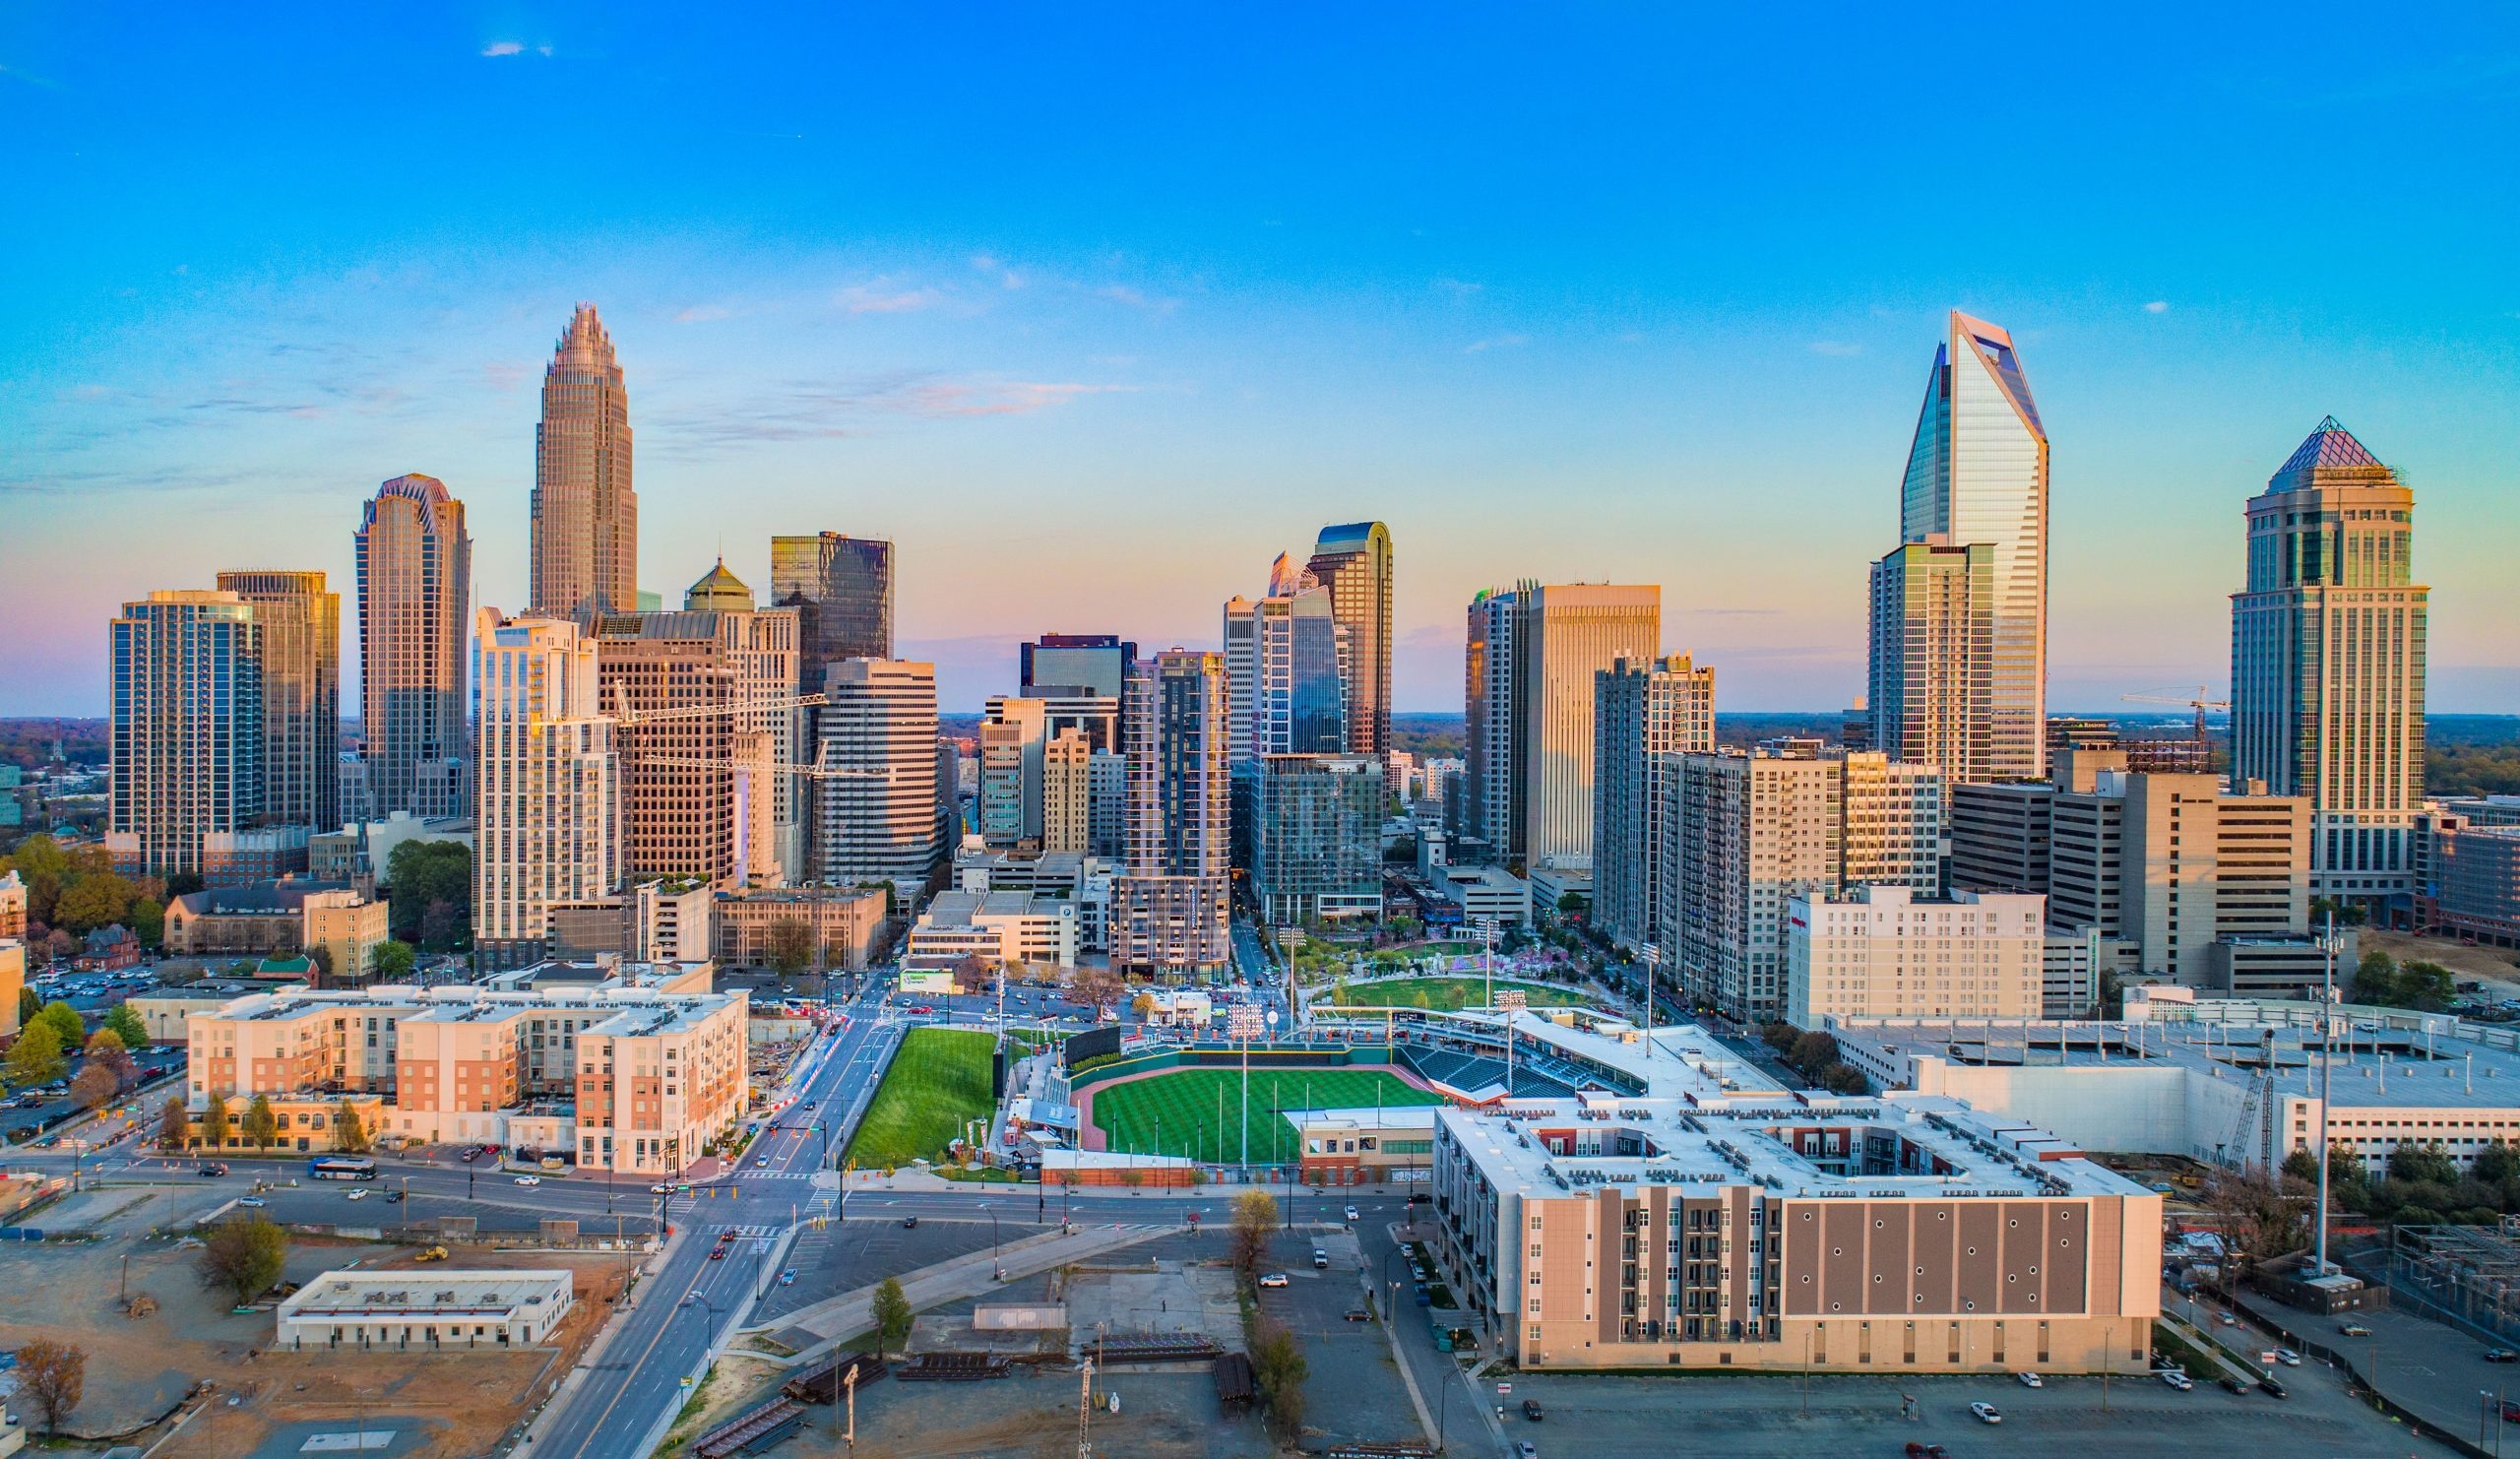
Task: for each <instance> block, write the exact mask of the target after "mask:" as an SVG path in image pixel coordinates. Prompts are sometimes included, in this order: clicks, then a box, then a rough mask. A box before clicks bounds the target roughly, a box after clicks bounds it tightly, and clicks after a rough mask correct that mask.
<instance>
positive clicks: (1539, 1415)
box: [1523, 1398, 1548, 1424]
mask: <svg viewBox="0 0 2520 1459" xmlns="http://www.w3.org/2000/svg"><path fill="white" fill-rule="evenodd" d="M1523 1417H1524V1418H1526V1419H1529V1420H1531V1421H1532V1422H1533V1423H1535V1424H1537V1423H1539V1422H1540V1421H1541V1420H1543V1419H1545V1418H1547V1417H1548V1416H1547V1415H1546V1414H1544V1413H1543V1412H1542V1411H1541V1406H1540V1400H1539V1399H1537V1398H1526V1399H1524V1400H1523Z"/></svg>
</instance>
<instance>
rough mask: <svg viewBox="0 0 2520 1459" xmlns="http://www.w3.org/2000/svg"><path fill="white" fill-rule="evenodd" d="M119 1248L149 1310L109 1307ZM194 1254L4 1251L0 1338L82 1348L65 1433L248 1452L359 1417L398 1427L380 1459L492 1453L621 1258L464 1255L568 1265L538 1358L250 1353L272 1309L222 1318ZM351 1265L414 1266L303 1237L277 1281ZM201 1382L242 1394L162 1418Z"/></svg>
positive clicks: (182, 1453) (193, 1452)
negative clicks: (562, 1308) (555, 1316)
mask: <svg viewBox="0 0 2520 1459" xmlns="http://www.w3.org/2000/svg"><path fill="white" fill-rule="evenodd" d="M126 1253H127V1254H128V1255H129V1258H130V1290H131V1291H132V1292H133V1293H134V1294H135V1295H137V1294H142V1293H146V1294H147V1295H148V1296H150V1297H151V1298H153V1299H155V1300H157V1301H158V1303H159V1310H158V1312H157V1313H155V1314H154V1315H152V1316H148V1317H142V1318H130V1317H125V1316H123V1315H122V1313H121V1307H120V1302H119V1299H118V1290H119V1288H120V1284H121V1281H122V1268H123V1259H124V1256H125V1255H126ZM195 1254H196V1252H195V1248H191V1247H185V1246H180V1245H178V1244H177V1243H175V1242H172V1241H158V1240H122V1241H104V1242H98V1243H96V1244H94V1245H87V1246H77V1245H49V1244H48V1245H43V1246H35V1247H29V1248H26V1249H23V1250H20V1251H14V1252H12V1253H11V1255H10V1267H9V1276H10V1280H9V1281H6V1282H0V1347H6V1348H14V1347H17V1346H19V1345H20V1344H22V1343H25V1342H29V1341H32V1340H33V1339H35V1338H38V1337H51V1338H54V1339H56V1340H66V1341H70V1342H75V1343H77V1344H78V1345H79V1346H81V1347H82V1348H84V1349H85V1350H86V1351H87V1354H88V1382H87V1396H86V1399H85V1401H84V1402H83V1403H82V1404H81V1405H80V1407H79V1410H78V1412H77V1413H76V1414H75V1415H73V1416H72V1419H71V1421H70V1425H69V1427H70V1428H71V1429H72V1430H73V1431H74V1432H77V1433H81V1434H87V1435H95V1436H105V1435H131V1436H133V1437H134V1438H135V1440H136V1441H138V1442H141V1443H143V1444H147V1443H149V1442H152V1441H154V1440H156V1439H158V1437H161V1436H164V1435H166V1434H168V1433H169V1432H171V1433H172V1439H171V1441H170V1442H168V1443H167V1444H166V1445H165V1446H164V1447H163V1448H161V1449H159V1450H158V1454H159V1455H161V1456H163V1459H211V1456H221V1459H226V1456H244V1455H251V1454H257V1453H261V1452H265V1451H266V1450H267V1449H268V1448H269V1446H270V1444H271V1442H272V1441H273V1440H274V1439H275V1437H276V1435H277V1434H278V1433H279V1432H280V1431H282V1430H285V1429H287V1428H288V1427H289V1426H302V1425H307V1424H313V1425H315V1426H317V1427H319V1428H330V1427H334V1421H336V1420H338V1421H340V1427H344V1428H349V1427H355V1426H356V1425H357V1424H358V1423H359V1422H360V1420H361V1418H362V1416H364V1418H365V1420H366V1422H367V1423H368V1426H369V1427H370V1429H371V1431H373V1430H374V1429H376V1428H379V1427H392V1426H393V1425H394V1423H395V1420H396V1419H397V1418H400V1419H401V1420H402V1421H403V1423H402V1426H401V1427H402V1428H403V1430H404V1433H405V1436H404V1437H403V1438H402V1439H399V1440H398V1441H397V1442H396V1444H395V1445H394V1446H393V1448H392V1450H391V1451H390V1452H391V1459H406V1456H410V1459H424V1456H441V1455H442V1456H448V1459H453V1456H458V1455H473V1454H481V1453H486V1452H488V1451H489V1449H490V1448H491V1445H492V1442H493V1441H494V1440H495V1439H496V1438H497V1437H498V1435H499V1434H500V1433H501V1432H502V1431H503V1430H505V1429H506V1427H508V1426H509V1425H510V1424H511V1423H512V1422H514V1421H515V1420H516V1419H517V1418H518V1417H520V1416H521V1415H522V1414H523V1413H524V1411H525V1409H526V1408H527V1407H528V1405H529V1404H530V1402H531V1401H532V1399H533V1398H534V1397H535V1396H536V1395H537V1394H538V1392H539V1391H540V1390H541V1389H542V1388H543V1387H545V1386H547V1384H548V1383H549V1382H550V1381H551V1380H552V1379H553V1378H555V1377H556V1376H557V1375H559V1374H561V1373H565V1372H566V1371H567V1370H568V1368H569V1364H570V1363H571V1362H573V1361H574V1359H575V1356H576V1354H577V1352H578V1350H579V1349H580V1348H582V1347H583V1346H584V1345H585V1344H586V1343H587V1342H588V1341H589V1340H590V1339H591V1338H592V1337H593V1335H594V1334H595V1332H596V1330H597V1328H598V1326H599V1324H600V1322H601V1321H602V1319H603V1318H604V1317H605V1316H606V1315H608V1314H609V1312H610V1306H609V1300H610V1298H611V1297H612V1296H613V1294H614V1293H615V1292H617V1291H618V1290H619V1287H620V1283H621V1263H620V1260H619V1258H617V1257H603V1258H598V1257H573V1256H559V1255H554V1254H552V1253H548V1252H524V1251H483V1252H479V1253H467V1254H466V1255H465V1256H464V1257H463V1258H462V1259H463V1261H464V1262H465V1264H467V1265H468V1266H473V1267H547V1266H552V1265H565V1266H569V1267H571V1268H573V1269H574V1270H575V1271H576V1272H577V1273H578V1282H577V1288H578V1307H577V1309H576V1310H575V1311H573V1312H571V1313H570V1315H569V1317H568V1318H567V1320H566V1321H564V1322H563V1323H562V1324H561V1328H560V1332H559V1337H558V1342H559V1346H560V1348H561V1350H562V1352H561V1356H560V1357H559V1359H558V1360H557V1361H554V1359H553V1357H552V1355H551V1354H550V1353H548V1352H515V1353H484V1354H479V1355H477V1356H476V1355H471V1354H464V1355H455V1354H446V1355H437V1356H421V1355H411V1354H392V1355H388V1354H372V1355H364V1356H362V1355H356V1354H343V1353H327V1354H321V1355H319V1354H314V1353H305V1354H292V1353H268V1352H263V1351H262V1350H263V1349H265V1348H267V1347H268V1346H269V1345H270V1343H271V1341H272V1332H273V1317H272V1314H271V1313H270V1312H269V1311H262V1312H254V1313H250V1314H246V1315H242V1316H239V1315H236V1314H234V1313H231V1312H229V1311H228V1310H227V1304H226V1299H225V1298H224V1297H223V1296H222V1295H218V1294H212V1293H206V1292H204V1291H202V1290H201V1287H200V1284H199V1283H198V1282H196V1281H195V1280H194V1277H193V1271H192V1267H193V1261H194V1258H195ZM353 1262H356V1263H359V1264H361V1265H362V1266H364V1267H367V1268H369V1269H374V1270H391V1269H397V1268H401V1267H407V1266H410V1265H411V1264H412V1263H411V1262H410V1259H409V1251H408V1249H407V1248H395V1247H380V1246H375V1245H371V1244H368V1243H366V1242H355V1241H343V1242H325V1241H319V1240H316V1239H314V1238H307V1237H301V1238H299V1239H298V1240H296V1241H295V1242H293V1243H292V1245H291V1247H290V1251H289V1257H288V1268H287V1279H288V1280H290V1281H304V1280H306V1279H307V1278H309V1277H312V1276H314V1275H315V1274H317V1273H319V1272H323V1271H329V1270H336V1269H339V1268H342V1267H346V1266H348V1265H350V1264H352V1263H353ZM204 1378H208V1379H211V1380H212V1381H214V1382H215V1383H216V1384H217V1392H218V1393H219V1395H220V1396H221V1397H222V1398H235V1399H237V1400H239V1402H238V1403H236V1404H235V1405H234V1406H233V1407H230V1406H229V1405H228V1404H226V1403H224V1402H220V1403H215V1404H212V1405H210V1406H208V1408H207V1409H205V1407H204V1406H203V1405H200V1404H193V1405H187V1406H185V1408H184V1410H183V1412H182V1413H180V1414H178V1415H176V1416H175V1418H174V1420H172V1421H170V1422H168V1423H164V1424H160V1423H158V1420H159V1419H160V1417H161V1416H164V1415H166V1414H167V1413H168V1412H169V1410H172V1409H174V1408H175V1407H176V1406H177V1405H178V1404H180V1403H182V1401H183V1399H184V1395H185V1394H186V1393H187V1392H188V1391H189V1390H190V1389H191V1388H192V1386H193V1384H194V1383H195V1382H197V1381H199V1380H201V1379H204ZM177 1425H180V1426H181V1427H180V1428H178V1427H176V1426H177ZM286 1437H287V1442H286V1443H285V1444H284V1445H282V1447H283V1448H284V1449H285V1450H286V1451H287V1452H289V1453H295V1452H296V1450H297V1447H298V1444H299V1443H300V1442H302V1435H299V1434H297V1433H294V1432H291V1433H288V1434H286ZM274 1452H277V1451H274ZM376 1452H377V1451H371V1459H375V1454H376Z"/></svg>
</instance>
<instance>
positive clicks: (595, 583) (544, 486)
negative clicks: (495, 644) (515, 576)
mask: <svg viewBox="0 0 2520 1459" xmlns="http://www.w3.org/2000/svg"><path fill="white" fill-rule="evenodd" d="M532 598H533V611H534V612H536V614H541V615H544V616H552V617H564V618H565V617H574V616H576V615H578V614H581V613H586V612H591V611H594V610H596V609H599V608H611V609H614V610H616V611H620V612H628V611H630V610H631V609H633V608H635V607H636V606H638V603H639V496H638V493H637V492H635V491H633V490H632V489H631V487H630V397H629V396H628V394H627V393H626V392H624V391H623V389H622V385H621V364H620V361H619V360H618V359H617V358H615V357H614V355H613V352H612V337H611V336H610V335H608V334H606V333H604V328H603V321H602V320H601V319H600V318H599V317H598V316H597V314H596V310H595V305H593V304H584V303H582V304H580V305H578V309H577V312H576V313H575V314H573V315H571V316H570V319H569V327H568V329H567V330H566V331H564V332H563V333H562V334H561V336H560V341H559V344H558V345H557V346H555V347H554V348H553V349H552V351H551V364H550V367H549V368H548V369H546V370H545V371H544V372H543V375H542V423H541V425H539V426H538V427H536V431H535V458H534V584H533V592H532Z"/></svg>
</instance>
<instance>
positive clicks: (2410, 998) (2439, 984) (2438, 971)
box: [2398, 961, 2459, 1013]
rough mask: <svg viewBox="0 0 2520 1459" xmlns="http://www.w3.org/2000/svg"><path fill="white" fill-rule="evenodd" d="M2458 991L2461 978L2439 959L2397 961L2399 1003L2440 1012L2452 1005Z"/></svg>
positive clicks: (2425, 1010) (2401, 1005) (2405, 1006)
mask: <svg viewBox="0 0 2520 1459" xmlns="http://www.w3.org/2000/svg"><path fill="white" fill-rule="evenodd" d="M2458 995H2459V982H2458V980H2457V979H2455V978H2453V977H2451V976H2450V970H2449V969H2447V968H2444V967H2442V966H2441V965H2440V964H2439V963H2426V962H2421V961H2417V962H2407V963H2401V964H2399V965H2398V1006H2400V1007H2402V1008H2415V1009H2420V1010H2422V1011H2423V1012H2425V1013H2438V1012H2440V1011H2441V1010H2442V1009H2444V1008H2447V1007H2449V1006H2450V1000H2451V999H2453V998H2456V997H2457V996H2458Z"/></svg>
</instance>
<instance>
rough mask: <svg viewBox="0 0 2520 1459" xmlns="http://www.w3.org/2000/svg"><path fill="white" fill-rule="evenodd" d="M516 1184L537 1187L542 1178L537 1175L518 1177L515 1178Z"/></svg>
mask: <svg viewBox="0 0 2520 1459" xmlns="http://www.w3.org/2000/svg"><path fill="white" fill-rule="evenodd" d="M516 1183H517V1184H519V1185H539V1184H541V1183H542V1177H541V1176H539V1175H519V1176H517V1177H516Z"/></svg>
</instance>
